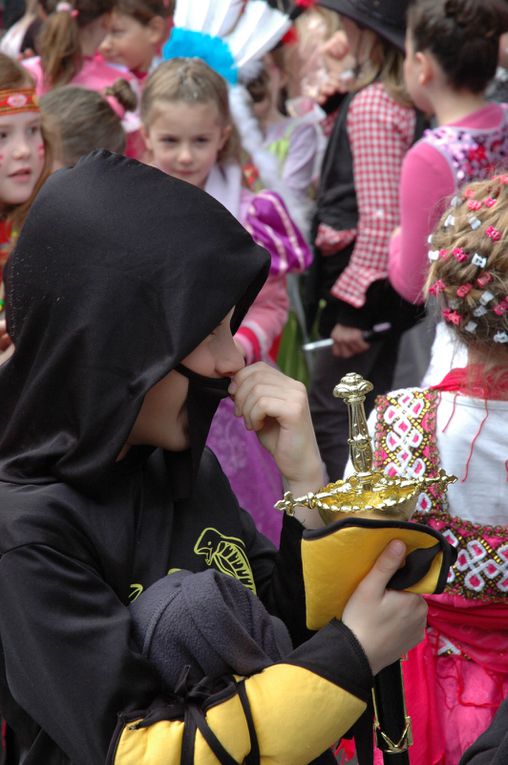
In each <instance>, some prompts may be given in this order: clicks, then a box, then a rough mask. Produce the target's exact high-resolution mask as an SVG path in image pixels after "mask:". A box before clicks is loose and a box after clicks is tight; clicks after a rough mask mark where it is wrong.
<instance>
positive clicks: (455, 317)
mask: <svg viewBox="0 0 508 765" xmlns="http://www.w3.org/2000/svg"><path fill="white" fill-rule="evenodd" d="M442 315H443V318H444V320H445V321H449V322H450V323H451V324H455V326H456V327H458V326H459V324H460V322H461V321H462V316H461V315H460V313H457V311H450V309H449V308H445V309H444V311H443V312H442Z"/></svg>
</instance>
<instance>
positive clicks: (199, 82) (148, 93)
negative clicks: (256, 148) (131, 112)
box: [141, 58, 240, 162]
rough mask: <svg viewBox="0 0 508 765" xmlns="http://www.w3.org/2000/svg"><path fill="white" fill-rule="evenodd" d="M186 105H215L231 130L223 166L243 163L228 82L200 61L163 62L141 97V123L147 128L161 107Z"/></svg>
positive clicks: (197, 59) (150, 77)
mask: <svg viewBox="0 0 508 765" xmlns="http://www.w3.org/2000/svg"><path fill="white" fill-rule="evenodd" d="M176 101H183V102H184V103H187V104H206V103H210V102H212V103H214V104H215V105H216V106H217V110H218V112H219V115H220V116H221V119H222V121H223V124H224V125H228V126H231V128H232V131H231V135H230V136H229V138H228V140H227V141H226V143H225V144H224V146H223V148H222V149H221V151H220V153H219V157H218V159H219V161H220V162H228V161H230V160H237V161H238V160H239V157H240V140H239V137H238V133H237V131H236V129H235V127H234V123H233V119H232V117H231V112H230V109H229V94H228V87H227V84H226V81H225V80H224V79H223V78H222V77H221V76H220V74H217V72H215V71H214V70H213V69H211V68H210V67H209V66H208V64H205V62H204V61H202V60H201V59H199V58H173V59H171V60H170V61H163V63H162V64H159V66H158V67H157V69H156V70H155V71H154V72H152V74H151V75H150V76H149V77H148V79H147V81H146V84H145V87H144V88H143V93H142V96H141V120H142V122H143V124H144V125H145V127H147V128H149V127H150V123H151V122H152V121H153V120H154V118H155V115H156V114H157V105H158V104H165V103H166V104H168V103H169V104H172V103H175V102H176Z"/></svg>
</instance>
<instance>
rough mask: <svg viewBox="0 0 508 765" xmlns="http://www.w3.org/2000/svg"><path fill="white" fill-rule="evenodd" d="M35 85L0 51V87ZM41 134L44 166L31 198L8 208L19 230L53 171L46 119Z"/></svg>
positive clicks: (22, 68) (50, 141) (18, 66)
mask: <svg viewBox="0 0 508 765" xmlns="http://www.w3.org/2000/svg"><path fill="white" fill-rule="evenodd" d="M33 87H35V84H34V81H33V79H32V77H31V75H30V74H29V73H28V71H27V70H26V69H25V68H24V67H23V66H21V64H18V62H17V61H15V60H14V59H12V58H11V57H10V56H6V55H5V53H0V88H1V89H2V90H9V89H10V88H12V89H13V90H17V89H18V88H33ZM41 134H42V140H43V143H44V164H43V166H42V172H41V174H40V177H39V179H38V181H37V183H36V184H35V187H34V190H33V192H32V194H31V196H30V198H29V199H28V200H27V201H26V202H23V204H21V205H16V206H14V207H10V208H9V209H8V210H7V218H8V219H9V220H10V221H11V222H12V226H13V228H14V229H15V230H16V231H18V232H19V231H20V230H21V227H22V225H23V223H24V220H25V218H26V215H27V213H28V210H29V209H30V205H31V204H32V202H33V200H34V199H35V197H36V195H37V193H38V192H39V189H40V188H41V186H42V184H43V183H44V181H45V180H46V178H47V177H48V175H49V174H50V173H51V169H52V167H53V141H52V135H51V131H50V129H49V128H48V125H47V124H46V122H45V120H44V119H43V120H42V125H41Z"/></svg>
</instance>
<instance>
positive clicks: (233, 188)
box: [205, 165, 312, 544]
mask: <svg viewBox="0 0 508 765" xmlns="http://www.w3.org/2000/svg"><path fill="white" fill-rule="evenodd" d="M205 190H206V191H208V193H209V194H211V195H212V196H214V197H215V198H216V199H218V200H219V202H222V204H224V206H225V207H227V208H228V209H229V211H230V212H231V213H232V214H233V215H235V217H236V218H238V220H240V222H241V223H242V224H243V225H244V226H245V228H246V229H247V231H249V232H250V234H251V235H252V237H253V239H254V240H255V241H256V242H257V243H258V244H260V245H262V246H263V247H265V248H266V249H267V250H268V252H269V253H270V255H271V258H272V260H271V268H270V275H269V277H268V280H267V282H266V284H265V285H264V287H263V289H262V290H261V292H260V293H259V295H258V297H257V298H256V300H255V301H254V303H253V305H252V306H251V308H250V310H249V311H248V313H247V315H246V317H245V319H244V320H243V322H242V325H241V327H240V328H239V330H238V332H237V333H236V335H235V339H236V340H237V341H238V342H239V343H240V345H241V346H242V349H243V352H244V355H245V358H246V362H247V363H248V364H251V363H254V362H256V361H260V360H264V361H270V360H273V356H271V355H270V349H271V348H272V347H273V346H274V343H275V342H276V340H277V339H278V337H279V336H280V334H281V333H282V330H283V328H284V325H285V323H286V319H287V315H288V307H289V301H288V296H287V291H286V274H288V273H295V272H299V271H304V270H305V269H306V268H308V266H309V265H310V262H311V260H312V254H311V252H310V250H309V248H308V246H307V244H306V243H305V240H304V238H303V236H302V234H301V232H300V231H299V230H298V228H297V227H296V226H295V224H294V223H293V221H292V219H291V216H290V215H289V212H288V210H287V208H286V206H285V204H284V202H283V201H282V199H281V198H280V197H279V196H278V195H277V194H275V193H273V192H271V191H262V192H260V193H259V194H253V193H252V192H250V191H248V190H247V189H245V188H243V187H242V180H241V168H240V167H239V166H236V165H230V166H227V167H222V168H221V167H215V168H214V169H213V170H212V172H211V174H210V177H209V178H208V182H207V185H206V189H205ZM208 446H209V447H210V448H211V449H212V451H213V452H214V454H215V455H216V456H217V459H218V460H219V462H220V464H221V466H222V469H223V470H224V472H225V473H226V475H227V477H228V479H229V481H230V483H231V486H232V488H233V491H234V493H235V495H236V497H237V499H238V501H239V503H240V505H241V506H242V507H243V508H244V509H245V510H248V511H249V512H250V513H251V515H252V516H253V518H254V520H255V521H256V526H257V528H258V529H259V531H261V533H263V534H265V535H266V536H267V537H269V538H270V539H271V540H272V541H273V542H274V543H275V544H278V541H279V536H280V529H281V525H282V516H281V514H280V513H278V512H277V511H276V510H274V508H273V506H274V504H275V502H276V501H277V500H278V499H280V498H281V497H282V494H283V486H282V478H281V475H280V473H279V471H278V469H277V466H276V464H275V462H274V460H273V458H272V456H271V455H270V454H269V453H268V452H267V451H266V449H264V448H263V447H262V446H261V444H260V443H259V440H258V438H257V436H256V434H255V433H252V432H250V431H248V430H247V429H246V428H245V425H244V423H243V420H242V419H240V418H238V417H235V415H234V405H233V403H232V401H231V400H230V399H224V400H223V401H222V402H221V404H220V406H219V409H218V410H217V414H216V415H215V418H214V420H213V423H212V427H211V429H210V435H209V437H208Z"/></svg>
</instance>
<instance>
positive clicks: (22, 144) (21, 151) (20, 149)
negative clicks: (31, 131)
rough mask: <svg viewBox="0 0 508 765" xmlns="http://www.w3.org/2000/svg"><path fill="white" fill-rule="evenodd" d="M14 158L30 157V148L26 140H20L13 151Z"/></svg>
mask: <svg viewBox="0 0 508 765" xmlns="http://www.w3.org/2000/svg"><path fill="white" fill-rule="evenodd" d="M12 153H13V155H14V157H17V158H22V157H28V156H29V154H30V146H29V145H28V141H27V139H26V138H20V139H19V140H18V141H17V142H16V146H15V147H14V150H13V152H12Z"/></svg>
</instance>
